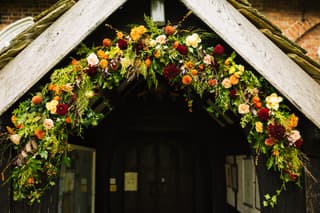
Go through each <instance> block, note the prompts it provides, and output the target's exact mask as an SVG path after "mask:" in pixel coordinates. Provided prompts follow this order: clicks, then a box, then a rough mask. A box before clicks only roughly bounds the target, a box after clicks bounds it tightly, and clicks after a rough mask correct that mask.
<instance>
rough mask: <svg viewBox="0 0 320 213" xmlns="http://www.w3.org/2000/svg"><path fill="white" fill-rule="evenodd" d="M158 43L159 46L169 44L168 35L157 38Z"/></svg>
mask: <svg viewBox="0 0 320 213" xmlns="http://www.w3.org/2000/svg"><path fill="white" fill-rule="evenodd" d="M156 42H157V43H159V44H165V43H166V42H167V36H166V35H159V36H158V37H157V38H156Z"/></svg>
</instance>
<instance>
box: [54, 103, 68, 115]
mask: <svg viewBox="0 0 320 213" xmlns="http://www.w3.org/2000/svg"><path fill="white" fill-rule="evenodd" d="M68 109H69V107H68V105H67V104H58V105H57V111H56V112H57V114H58V115H65V114H67V113H68Z"/></svg>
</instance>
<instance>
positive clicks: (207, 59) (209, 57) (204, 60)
mask: <svg viewBox="0 0 320 213" xmlns="http://www.w3.org/2000/svg"><path fill="white" fill-rule="evenodd" d="M203 63H205V64H211V63H212V59H211V55H209V54H207V55H205V56H204V57H203Z"/></svg>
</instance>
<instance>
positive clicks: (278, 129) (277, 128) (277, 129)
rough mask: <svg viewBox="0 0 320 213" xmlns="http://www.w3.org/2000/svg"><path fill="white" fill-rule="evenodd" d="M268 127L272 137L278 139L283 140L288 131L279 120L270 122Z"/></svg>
mask: <svg viewBox="0 0 320 213" xmlns="http://www.w3.org/2000/svg"><path fill="white" fill-rule="evenodd" d="M267 129H268V133H269V135H270V137H271V138H274V139H276V140H281V139H282V138H283V137H284V135H285V133H286V128H284V126H282V125H281V124H279V123H277V122H275V123H274V124H269V125H268V127H267Z"/></svg>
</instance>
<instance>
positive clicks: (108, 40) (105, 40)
mask: <svg viewBox="0 0 320 213" xmlns="http://www.w3.org/2000/svg"><path fill="white" fill-rule="evenodd" d="M102 45H103V46H104V47H110V46H111V40H110V39H108V38H105V39H103V40H102Z"/></svg>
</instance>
